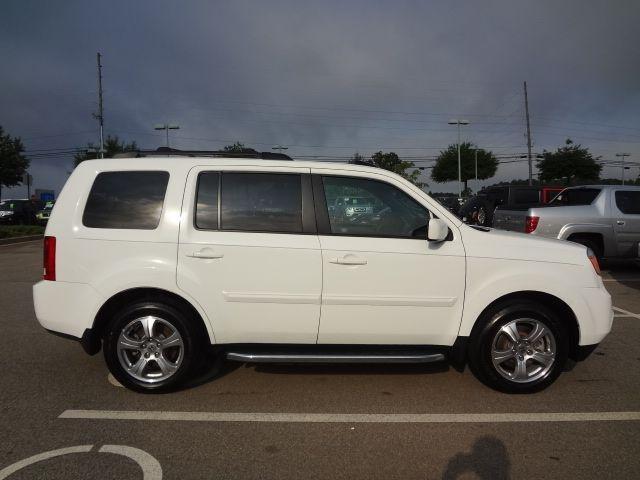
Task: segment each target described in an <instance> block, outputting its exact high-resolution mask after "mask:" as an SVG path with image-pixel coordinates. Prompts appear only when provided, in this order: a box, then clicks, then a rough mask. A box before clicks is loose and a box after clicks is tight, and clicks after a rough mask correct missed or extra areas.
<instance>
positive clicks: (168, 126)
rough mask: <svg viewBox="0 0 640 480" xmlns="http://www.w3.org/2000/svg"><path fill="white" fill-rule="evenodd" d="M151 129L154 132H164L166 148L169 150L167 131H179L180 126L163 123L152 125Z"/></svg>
mask: <svg viewBox="0 0 640 480" xmlns="http://www.w3.org/2000/svg"><path fill="white" fill-rule="evenodd" d="M153 129H154V130H164V131H165V134H166V142H167V148H169V130H179V129H180V125H174V124H169V123H163V124H158V125H154V126H153Z"/></svg>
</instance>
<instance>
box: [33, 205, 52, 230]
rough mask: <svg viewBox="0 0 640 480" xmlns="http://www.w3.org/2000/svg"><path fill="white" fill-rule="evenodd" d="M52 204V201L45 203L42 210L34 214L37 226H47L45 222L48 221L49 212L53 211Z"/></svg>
mask: <svg viewBox="0 0 640 480" xmlns="http://www.w3.org/2000/svg"><path fill="white" fill-rule="evenodd" d="M54 204H55V202H53V201H50V202H46V203H45V205H44V208H43V209H42V210H39V211H38V213H36V221H37V222H38V224H40V225H46V224H47V222H48V221H49V217H51V211H52V210H53V205H54Z"/></svg>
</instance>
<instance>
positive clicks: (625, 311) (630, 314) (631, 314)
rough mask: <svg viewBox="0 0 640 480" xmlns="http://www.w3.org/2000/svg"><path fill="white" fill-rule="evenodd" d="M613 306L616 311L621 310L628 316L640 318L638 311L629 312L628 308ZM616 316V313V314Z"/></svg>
mask: <svg viewBox="0 0 640 480" xmlns="http://www.w3.org/2000/svg"><path fill="white" fill-rule="evenodd" d="M612 308H613V310H614V311H616V312H620V313H622V314H624V315H626V316H629V317H634V318H638V319H640V315H638V314H637V313H633V312H628V311H627V310H623V309H622V308H618V307H612ZM614 316H615V314H614Z"/></svg>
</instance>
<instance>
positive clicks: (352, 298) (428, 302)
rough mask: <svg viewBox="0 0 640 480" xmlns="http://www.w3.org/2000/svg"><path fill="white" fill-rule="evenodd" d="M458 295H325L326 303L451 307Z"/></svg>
mask: <svg viewBox="0 0 640 480" xmlns="http://www.w3.org/2000/svg"><path fill="white" fill-rule="evenodd" d="M456 300H457V299H456V297H443V298H440V297H383V296H367V295H323V296H322V303H323V304H325V305H376V306H407V307H450V306H452V305H453V304H454V303H456Z"/></svg>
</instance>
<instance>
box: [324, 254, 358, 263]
mask: <svg viewBox="0 0 640 480" xmlns="http://www.w3.org/2000/svg"><path fill="white" fill-rule="evenodd" d="M329 263H335V264H337V265H366V264H367V261H366V260H365V259H364V258H358V257H356V256H354V255H345V256H344V257H339V258H332V259H331V260H329Z"/></svg>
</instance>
